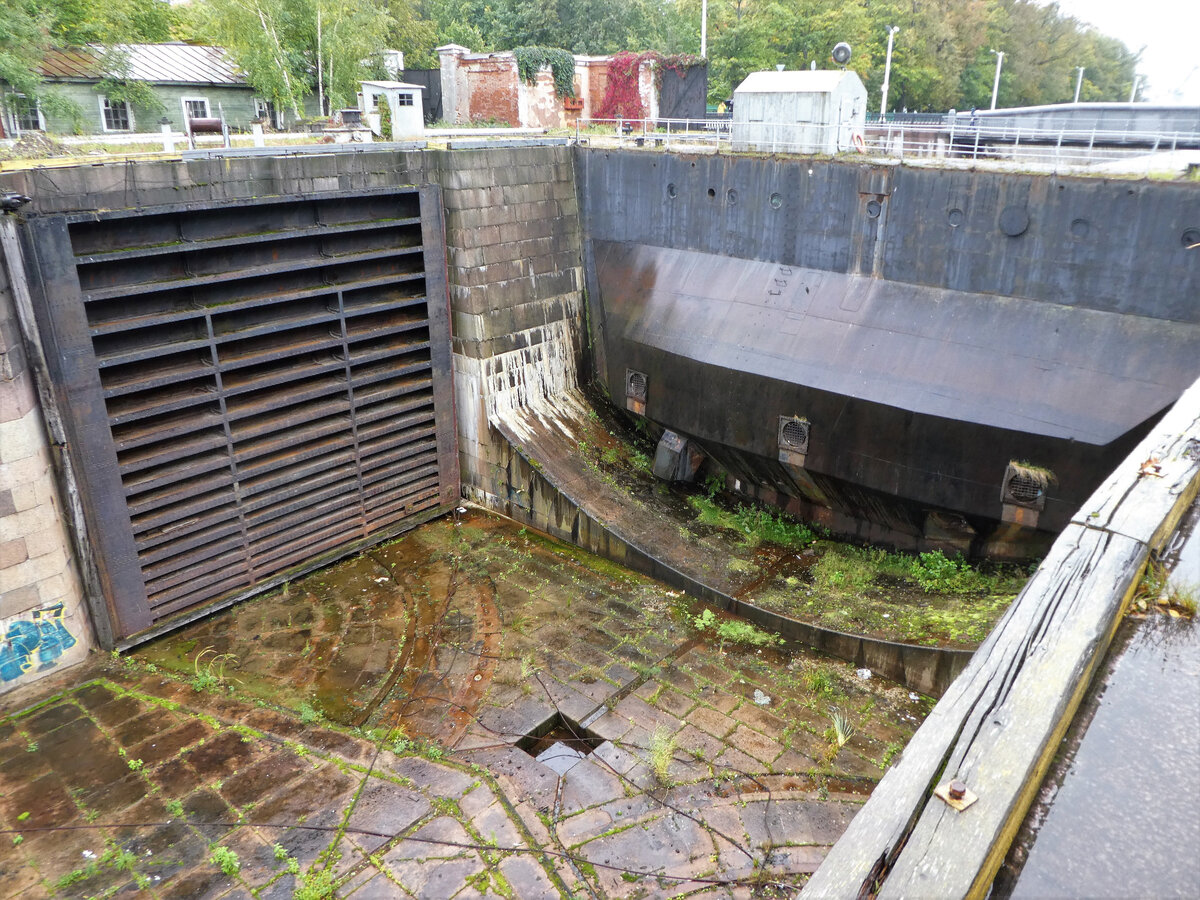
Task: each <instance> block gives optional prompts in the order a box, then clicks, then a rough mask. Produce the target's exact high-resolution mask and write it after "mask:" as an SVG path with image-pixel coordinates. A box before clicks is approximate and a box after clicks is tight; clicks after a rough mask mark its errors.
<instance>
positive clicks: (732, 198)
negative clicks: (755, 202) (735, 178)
mask: <svg viewBox="0 0 1200 900" xmlns="http://www.w3.org/2000/svg"><path fill="white" fill-rule="evenodd" d="M725 202H726V203H728V204H729V205H730V206H733V204H735V203H737V191H735V190H734V189H733V188H730V189H729V190H727V191H726V192H725Z"/></svg>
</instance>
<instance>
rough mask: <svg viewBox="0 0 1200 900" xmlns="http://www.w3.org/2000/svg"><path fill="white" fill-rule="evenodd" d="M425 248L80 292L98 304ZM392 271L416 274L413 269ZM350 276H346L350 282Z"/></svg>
mask: <svg viewBox="0 0 1200 900" xmlns="http://www.w3.org/2000/svg"><path fill="white" fill-rule="evenodd" d="M423 249H424V248H423V247H421V246H420V245H417V246H415V247H389V248H388V249H386V250H373V251H368V252H366V253H346V254H343V255H341V256H311V257H307V258H298V259H289V260H287V261H285V262H281V263H274V264H268V265H257V266H250V267H247V268H244V269H236V270H234V271H231V272H221V273H216V274H212V275H201V276H198V277H193V278H176V279H173V280H171V281H156V282H148V283H145V284H127V285H120V286H117V287H110V288H98V289H96V290H92V291H84V292H83V302H84V303H101V302H103V301H105V300H112V299H114V298H116V297H136V296H139V295H143V294H153V293H156V292H158V291H169V290H178V289H180V288H191V287H204V286H210V285H214V284H221V283H224V282H229V281H245V280H247V279H252V278H263V279H265V278H270V277H271V276H272V275H280V274H283V273H285V272H312V273H314V274H316V273H322V272H324V271H325V270H332V271H345V270H346V269H347V267H349V266H353V265H355V264H357V263H364V262H374V261H377V260H383V259H390V258H392V257H403V256H411V255H412V254H419V253H421V252H422V250H423ZM395 274H397V275H399V274H409V275H411V274H415V273H413V272H406V273H400V272H396V273H395ZM352 280H353V279H346V283H349V282H350V281H352ZM322 281H323V282H324V283H325V284H341V283H343V282H339V281H338V280H337V279H336V278H334V277H324V278H322Z"/></svg>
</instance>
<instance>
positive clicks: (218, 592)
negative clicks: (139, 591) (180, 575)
mask: <svg viewBox="0 0 1200 900" xmlns="http://www.w3.org/2000/svg"><path fill="white" fill-rule="evenodd" d="M253 584H254V578H253V576H252V575H250V574H248V573H242V572H224V573H220V574H219V575H213V576H210V577H204V578H197V579H196V580H195V581H194V582H190V583H185V584H183V585H180V586H179V587H176V588H173V589H171V590H167V591H164V592H163V593H162V594H160V595H155V596H151V597H150V609H151V611H152V612H153V613H154V616H155V618H156V619H162V618H165V617H166V616H169V615H170V614H171V613H173V612H178V611H179V610H181V609H187V608H188V607H191V606H199V605H200V604H202V603H206V602H208V601H211V600H216V599H217V598H218V597H221V596H222V595H224V594H228V593H231V592H233V591H236V590H242V589H244V588H247V587H250V586H251V585H253ZM189 588H190V590H189Z"/></svg>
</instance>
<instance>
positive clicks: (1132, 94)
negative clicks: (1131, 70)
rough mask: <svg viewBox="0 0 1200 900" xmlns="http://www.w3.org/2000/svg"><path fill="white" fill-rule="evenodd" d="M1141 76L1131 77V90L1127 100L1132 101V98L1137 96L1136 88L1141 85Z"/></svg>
mask: <svg viewBox="0 0 1200 900" xmlns="http://www.w3.org/2000/svg"><path fill="white" fill-rule="evenodd" d="M1141 83H1142V76H1141V75H1135V76H1134V78H1133V90H1132V91H1130V92H1129V102H1130V103H1132V102H1133V98H1134V97H1136V96H1137V89H1138V87H1140V86H1141Z"/></svg>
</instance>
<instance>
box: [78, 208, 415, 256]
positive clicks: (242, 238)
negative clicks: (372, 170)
mask: <svg viewBox="0 0 1200 900" xmlns="http://www.w3.org/2000/svg"><path fill="white" fill-rule="evenodd" d="M419 224H421V219H420V217H419V216H415V217H412V218H405V219H375V220H372V221H370V222H354V223H351V224H348V225H325V224H323V223H322V224H317V225H310V226H308V227H307V228H290V229H286V230H284V231H272V232H268V233H266V234H242V235H237V236H236V237H228V238H213V239H212V240H207V241H205V240H199V241H187V240H181V241H180V242H179V243H177V244H159V245H156V246H147V247H130V248H126V249H124V250H109V251H106V252H104V253H86V254H83V255H79V256H76V257H75V264H76V265H80V266H81V265H88V264H91V263H98V262H111V261H114V260H125V259H136V258H140V257H146V256H159V255H163V254H169V253H195V252H197V251H203V250H216V249H220V248H221V247H237V246H241V245H243V244H253V243H262V242H264V241H279V240H293V239H295V238H306V237H314V236H315V237H322V236H324V235H331V234H348V233H351V232H355V231H374V230H378V229H388V228H400V227H403V226H405V225H419Z"/></svg>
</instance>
